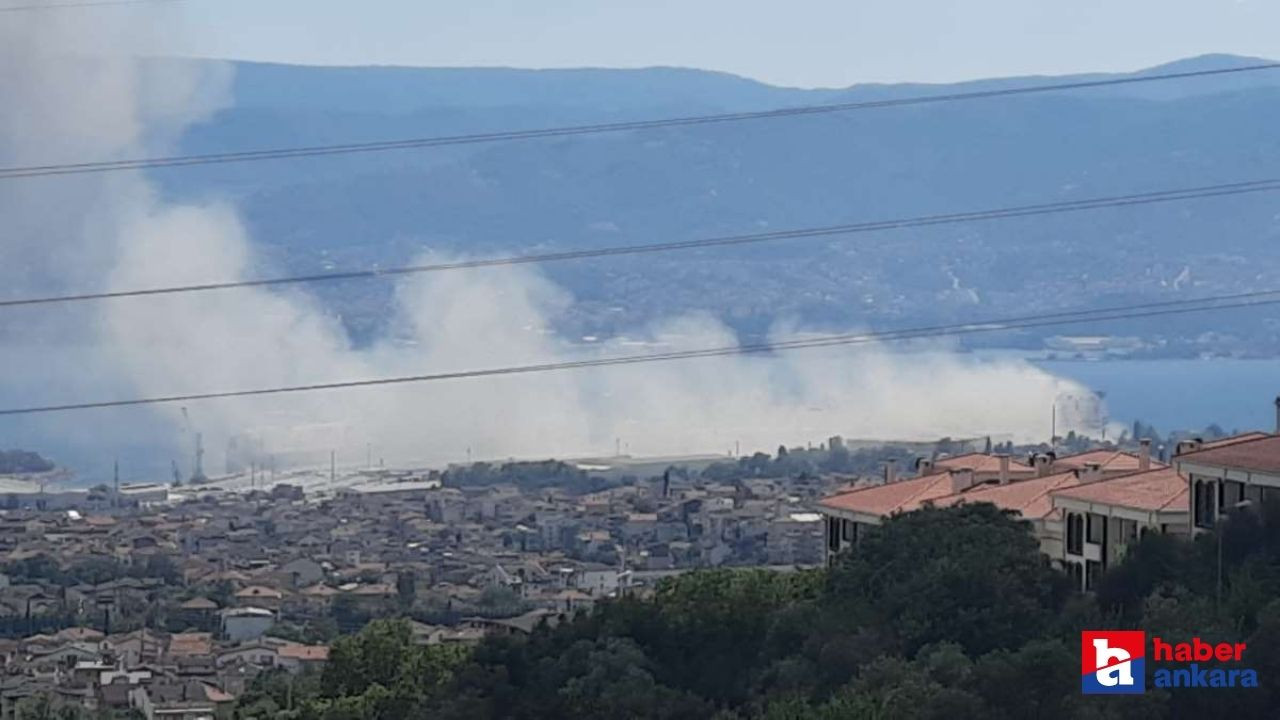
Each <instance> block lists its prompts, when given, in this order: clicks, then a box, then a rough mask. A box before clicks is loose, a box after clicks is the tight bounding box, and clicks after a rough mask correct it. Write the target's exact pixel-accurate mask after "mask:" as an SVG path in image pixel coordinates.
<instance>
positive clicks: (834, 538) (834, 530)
mask: <svg viewBox="0 0 1280 720" xmlns="http://www.w3.org/2000/svg"><path fill="white" fill-rule="evenodd" d="M827 549H828V550H830V551H831V552H839V551H840V520H839V518H833V517H828V518H827Z"/></svg>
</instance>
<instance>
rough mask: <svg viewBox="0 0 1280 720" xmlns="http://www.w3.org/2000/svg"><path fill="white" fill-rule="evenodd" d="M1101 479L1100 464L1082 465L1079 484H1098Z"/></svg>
mask: <svg viewBox="0 0 1280 720" xmlns="http://www.w3.org/2000/svg"><path fill="white" fill-rule="evenodd" d="M1101 479H1102V464H1101V463H1096V462H1091V463H1085V464H1084V470H1081V471H1080V482H1081V483H1092V482H1098V481H1099V480H1101Z"/></svg>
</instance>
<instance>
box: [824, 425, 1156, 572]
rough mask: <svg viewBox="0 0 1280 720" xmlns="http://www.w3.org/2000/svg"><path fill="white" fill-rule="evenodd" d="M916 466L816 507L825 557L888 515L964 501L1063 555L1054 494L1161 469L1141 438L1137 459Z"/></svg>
mask: <svg viewBox="0 0 1280 720" xmlns="http://www.w3.org/2000/svg"><path fill="white" fill-rule="evenodd" d="M917 467H918V468H919V471H920V475H919V476H917V477H914V478H910V479H907V480H897V479H896V478H895V476H894V474H893V471H892V468H891V467H890V469H889V470H887V471H886V476H885V480H886V482H885V483H884V484H881V485H870V486H862V487H855V488H853V489H848V490H845V491H843V492H839V493H837V494H835V495H832V496H830V497H827V498H825V499H823V500H822V501H821V502H819V504H818V508H819V510H820V511H821V512H822V514H823V515H824V516H825V517H826V538H827V543H826V544H827V553H828V559H830V558H831V557H833V556H834V555H835V554H836V553H839V552H842V551H844V550H846V549H848V548H850V547H853V546H854V545H856V544H857V542H858V538H859V536H860V534H861V533H864V532H866V529H867V528H868V527H869V526H875V525H879V524H880V523H881V522H883V520H884V519H885V518H887V517H889V516H891V515H894V514H896V513H901V512H910V511H912V510H918V509H920V508H922V507H925V506H926V505H933V506H937V507H946V506H950V505H956V504H959V503H961V502H989V503H992V504H994V505H996V506H997V507H1000V508H1002V509H1005V510H1009V511H1012V512H1016V513H1018V514H1019V515H1020V516H1021V517H1023V518H1024V519H1026V520H1028V521H1030V522H1031V523H1032V526H1033V527H1034V530H1035V534H1036V537H1037V538H1038V539H1039V540H1040V547H1041V550H1042V551H1043V552H1044V553H1045V554H1046V555H1048V556H1049V557H1052V558H1057V557H1061V556H1062V544H1063V539H1064V534H1065V531H1064V528H1063V525H1062V513H1061V511H1060V510H1058V509H1056V508H1055V507H1054V505H1053V500H1052V493H1054V492H1056V491H1059V490H1064V489H1066V488H1071V487H1076V486H1079V485H1089V484H1092V483H1097V482H1101V481H1103V480H1107V479H1110V478H1114V477H1119V476H1122V475H1124V474H1129V473H1133V472H1137V471H1138V470H1139V469H1148V468H1151V467H1163V465H1160V464H1159V463H1153V462H1152V460H1151V456H1150V443H1149V442H1146V441H1144V442H1143V443H1142V444H1141V451H1140V452H1139V453H1138V454H1134V453H1127V452H1122V451H1115V450H1100V451H1091V452H1088V453H1081V454H1078V455H1071V456H1067V457H1064V458H1061V459H1057V458H1054V457H1053V456H1051V455H1049V454H1047V453H1046V454H1040V455H1036V456H1034V457H1032V458H1031V463H1030V464H1029V465H1028V464H1023V463H1018V462H1016V461H1014V460H1012V459H1011V458H1010V457H1008V456H1007V455H982V454H978V453H970V454H968V455H961V456H957V457H954V458H943V459H939V460H936V461H929V460H920V461H918V462H917Z"/></svg>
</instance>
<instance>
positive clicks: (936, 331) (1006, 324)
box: [0, 290, 1280, 416]
mask: <svg viewBox="0 0 1280 720" xmlns="http://www.w3.org/2000/svg"><path fill="white" fill-rule="evenodd" d="M1275 304H1280V290H1268V291H1259V292H1253V293H1241V294H1236V295H1222V296H1216V297H1208V298H1202V299H1199V300H1175V301H1168V302H1158V303H1143V304H1139V305H1124V306H1117V307H1111V308H1102V309H1096V310H1076V311H1066V312H1057V313H1048V314H1039V315H1026V316H1022V317H1015V318H1005V319H997V320H980V321H976V322H969V323H964V324H958V325H936V326H932V327H922V328H912V329H904V330H893V331H886V332H871V333H860V334H847V335H829V336H825V337H820V338H811V339H802V340H791V341H785V342H773V343H756V344H750V345H737V346H728V347H715V348H704V349H701V350H680V351H673V352H666V353H647V354H640V355H622V356H617V357H608V358H597V359H592V360H573V361H564V362H553V363H539V364H528V365H515V366H508V367H498V368H489V369H481V370H461V371H455V372H441V373H431V374H423V375H409V376H401V377H388V378H372V379H364V380H347V381H340V382H327V383H314V384H308V385H292V386H278V387H269V388H260V389H255V390H231V391H223V392H206V393H193V394H187V395H167V396H156V397H149V398H135V399H129V400H105V401H98V402H81V403H68V404H62V405H44V406H35V407H27V408H14V409H6V410H0V416H9V415H35V414H41V413H54V412H69V411H73V410H92V409H102V408H114V407H131V406H139V405H160V404H168V403H177V402H194V401H197V400H216V399H226V398H239V397H256V396H263V395H283V394H292V393H302V392H317V391H322V390H339V389H350V388H367V387H378V386H386V385H401V384H408V383H425V382H440V381H445V380H459V379H464V378H486V377H500V376H507V375H528V374H535V373H545V372H558V371H562V370H581V369H586V368H595V367H612V366H619V365H637V364H642V363H651V362H669V361H674V360H690V359H697V358H712V357H725V356H733V355H748V354H760V353H766V352H789V351H793V350H803V349H811V348H822V347H837V346H845V345H862V344H867V343H873V342H900V341H903V340H917V339H927V338H935V337H943V336H957V335H971V334H977V333H989V332H1001V331H1008V330H1022V329H1027V328H1038V327H1052V326H1058V325H1073V324H1079V323H1094V322H1113V321H1116V320H1131V319H1140V318H1150V317H1160V316H1167V315H1181V314H1188V313H1195V312H1213V311H1221V310H1230V309H1236V308H1247V307H1262V306H1267V305H1275Z"/></svg>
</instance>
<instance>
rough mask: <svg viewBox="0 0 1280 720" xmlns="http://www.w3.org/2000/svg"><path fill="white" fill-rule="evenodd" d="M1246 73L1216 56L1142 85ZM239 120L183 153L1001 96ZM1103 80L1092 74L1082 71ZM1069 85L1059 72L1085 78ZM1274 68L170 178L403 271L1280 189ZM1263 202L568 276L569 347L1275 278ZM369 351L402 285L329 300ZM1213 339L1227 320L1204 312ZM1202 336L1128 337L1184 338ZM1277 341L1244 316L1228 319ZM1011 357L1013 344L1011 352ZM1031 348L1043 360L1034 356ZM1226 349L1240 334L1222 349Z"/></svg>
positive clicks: (312, 84) (1103, 300)
mask: <svg viewBox="0 0 1280 720" xmlns="http://www.w3.org/2000/svg"><path fill="white" fill-rule="evenodd" d="M1250 62H1254V61H1252V60H1248V59H1244V58H1231V57H1225V56H1211V57H1203V58H1197V59H1193V60H1187V61H1182V62H1179V63H1174V64H1172V65H1169V66H1165V67H1161V68H1154V69H1152V70H1150V71H1147V72H1161V73H1164V72H1183V71H1188V70H1198V69H1206V68H1215V67H1227V66H1231V65H1236V64H1247V63H1250ZM235 70H236V79H235V82H234V88H233V96H234V102H233V103H232V104H231V106H230V107H228V108H227V109H225V110H223V111H222V112H220V113H218V114H217V115H216V116H215V117H214V118H213V119H212V120H211V121H209V122H207V123H205V124H203V125H200V126H197V127H195V128H193V129H191V130H190V131H189V133H188V134H187V136H186V137H185V138H184V139H183V141H182V147H181V151H183V152H207V151H221V150H226V149H229V148H231V149H245V148H258V147H275V146H302V145H312V144H324V143H332V142H351V141H364V140H380V139H387V138H406V137H423V136H435V135H450V134H459V133H475V132H487V131H494V130H507V129H522V128H538V127H548V126H557V125H576V124H583V123H594V122H610V121H619V120H633V119H647V118H655V117H669V116H676V115H690V114H700V113H717V112H725V111H737V110H748V109H764V108H777V107H784V106H793V105H804V104H815V103H829V102H844V101H850V100H864V99H885V98H901V97H908V96H916V95H926V94H933V93H950V92H959V91H968V90H974V89H999V88H1007V87H1015V86H1018V85H1021V84H1028V83H1043V82H1046V81H1047V80H1049V79H1046V78H1019V79H1007V80H991V81H982V82H976V83H965V84H960V85H954V86H921V85H892V86H885V85H877V86H865V87H863V86H859V87H854V88H849V89H845V90H798V89H789V88H777V87H770V86H767V85H763V84H760V83H756V82H753V81H749V80H745V79H742V78H738V77H733V76H730V75H725V74H720V73H710V72H701V71H695V70H683V69H666V68H659V69H651V70H546V71H533V70H506V69H409V68H315V67H289V66H275V65H256V64H237V65H236V68H235ZM1089 77H1090V78H1091V77H1096V76H1089ZM1080 79H1088V78H1080V77H1068V78H1058V79H1052V81H1054V82H1057V81H1062V82H1070V81H1077V80H1080ZM1278 114H1280V72H1278V71H1262V72H1255V73H1246V74H1239V75H1230V76H1213V77H1204V78H1196V79H1185V80H1178V81H1172V82H1164V83H1151V84H1146V85H1133V86H1119V87H1110V88H1104V89H1096V90H1076V91H1070V92H1062V93H1045V94H1033V95H1022V96H1007V97H1000V98H992V99H983V100H975V101H967V102H952V103H939V104H929V105H921V106H913V107H900V108H885V109H877V110H870V111H862V112H853V113H838V114H826V115H815V116H805V117H790V118H785V119H773V120H764V121H753V122H744V123H735V124H721V125H711V126H701V127H678V128H664V129H652V130H645V131H634V132H625V133H616V134H604V135H591V136H578V137H569V138H559V139H548V140H536V141H522V142H506V143H496V144H480V145H470V146H463V147H451V148H439V149H432V150H415V151H406V152H395V153H378V154H369V155H357V156H341V157H329V158H321V159H314V158H313V159H295V160H289V161H277V162H265V163H251V164H245V165H227V166H211V167H201V168H187V169H182V170H169V171H158V172H157V173H156V176H157V177H158V178H160V179H161V180H162V183H163V185H164V186H165V187H166V188H167V189H168V191H169V192H170V193H172V194H174V195H177V196H181V197H200V198H210V197H230V198H232V199H235V200H236V201H237V202H238V203H239V205H240V207H241V208H242V210H243V212H244V214H245V217H246V218H247V222H248V225H249V227H250V229H251V230H252V231H253V233H254V234H255V237H256V239H257V240H258V242H259V243H260V247H261V248H262V249H263V252H264V255H265V257H266V258H268V259H269V260H271V261H272V263H274V264H275V267H276V268H278V269H289V270H317V269H322V268H329V267H351V266H368V265H374V264H383V265H386V264H393V263H400V262H405V261H407V260H409V259H410V258H412V257H414V256H415V255H416V254H418V253H420V252H422V251H423V250H427V249H429V250H433V251H437V252H444V253H446V254H507V253H513V252H528V251H531V250H551V249H564V248H576V247H603V246H610V245H620V244H627V243H639V242H657V241H664V240H681V239H691V238H699V237H705V236H712V235H721V234H736V233H749V232H758V231H761V230H772V229H783V228H793V227H809V226H821V225H830V224H836V223H845V222H851V221H862V220H876V219H885V218H895V217H903V216H914V215H925V214H935V213H945V212H954V211H964V210H972V209H984V208H997V207H1008V206H1013V205H1020V204H1026V203H1039V202H1051V201H1057V200H1071V199H1081V198H1087V197H1092V196H1099V195H1109V194H1121V193H1130V192H1140V191H1145V190H1149V189H1159V188H1169V187H1185V186H1195V185H1206V184H1212V183H1220V182H1231V181H1236V180H1243V179H1255V178H1260V177H1270V176H1273V175H1275V176H1280V139H1277V136H1276V135H1275V133H1274V128H1273V122H1272V119H1273V118H1275V117H1277V115H1278ZM1276 210H1277V203H1276V199H1275V198H1274V197H1273V196H1272V195H1271V194H1267V193H1260V194H1256V195H1247V196H1239V197H1233V198H1222V199H1212V200H1197V201H1193V202H1186V203H1179V204H1176V205H1167V206H1158V207H1145V208H1121V209H1112V210H1104V211H1098V212H1089V213H1072V214H1068V215H1063V216H1054V217H1036V218H1027V219H1022V220H1016V221H1001V222H990V223H975V224H969V225H958V226H946V227H940V228H932V229H916V230H905V231H893V232H885V233H877V234H870V235H858V236H849V237H843V238H822V239H811V240H795V241H785V242H775V243H769V244H765V245H758V246H751V247H735V248H726V249H718V250H704V251H694V252H685V253H668V254H663V255H660V256H650V257H625V258H614V259H610V260H590V261H578V262H574V263H566V264H560V265H556V266H549V267H548V268H547V272H549V273H550V275H551V276H552V277H553V278H555V279H556V280H557V281H559V282H561V283H562V284H564V285H565V286H567V287H568V288H569V289H570V290H571V291H572V292H573V293H574V294H575V296H577V298H578V299H579V300H580V302H579V303H578V304H577V305H576V306H575V307H574V308H573V310H572V311H571V312H570V314H569V316H567V317H565V318H562V319H561V326H562V328H563V329H565V330H566V331H568V332H569V333H570V334H571V335H574V334H577V333H581V334H594V335H609V334H614V333H623V332H626V331H627V330H628V329H629V328H632V327H634V326H635V325H636V324H638V323H643V322H645V321H647V320H650V319H652V318H654V317H659V316H664V315H669V314H672V313H678V312H682V311H686V310H689V309H701V310H707V311H710V312H712V313H714V314H716V315H719V316H720V317H723V318H724V319H726V320H727V321H729V322H730V323H732V324H733V325H734V326H735V327H737V328H738V329H739V330H741V331H745V332H748V333H758V332H762V331H763V330H765V329H766V328H767V327H768V326H769V324H770V323H772V322H774V321H775V320H776V319H777V318H778V317H779V316H788V317H793V318H798V319H799V320H801V321H802V322H804V323H806V324H810V325H816V326H819V327H827V326H840V327H843V326H848V325H851V324H872V325H884V326H891V325H892V326H901V325H904V324H911V323H916V322H925V321H934V320H939V319H947V318H960V317H963V318H972V317H992V316H999V315H1002V314H1008V313H1011V312H1025V311H1029V310H1042V309H1049V308H1058V307H1061V306H1076V305H1079V304H1094V305H1097V304H1115V303H1117V302H1128V301H1134V300H1144V299H1166V298H1173V297H1187V296H1190V295H1193V294H1208V293H1217V292H1236V291H1243V290H1249V289H1255V288H1261V287H1274V286H1277V285H1280V254H1277V253H1275V252H1271V250H1272V249H1273V247H1274V243H1275V241H1276V236H1277V230H1278V224H1277V220H1276V217H1277V213H1276ZM319 291H320V292H322V293H324V295H325V297H326V299H327V300H329V301H330V302H332V303H333V305H334V307H335V308H336V309H337V310H338V311H340V312H342V314H343V316H344V318H346V320H347V322H348V325H349V326H350V327H351V328H352V330H353V331H355V332H356V333H357V335H360V336H366V335H368V334H370V333H373V332H375V331H377V330H379V329H381V325H380V323H381V322H382V321H383V318H384V316H385V312H384V311H385V309H386V303H387V302H388V300H389V296H390V289H389V287H388V286H386V285H378V284H367V283H366V284H345V285H342V286H334V287H331V288H323V289H320V290H319ZM1214 322H1216V323H1217V325H1216V327H1217V328H1218V329H1223V328H1224V325H1223V321H1222V319H1221V317H1219V318H1217V319H1215V321H1214ZM1205 323H1206V321H1205V320H1204V319H1203V318H1187V319H1178V320H1174V319H1170V320H1165V321H1164V322H1163V323H1162V324H1160V325H1158V326H1154V327H1153V326H1152V325H1151V324H1149V323H1148V324H1147V325H1146V326H1143V327H1133V328H1125V327H1123V326H1121V327H1117V328H1116V331H1117V332H1127V331H1135V332H1137V331H1140V332H1142V333H1143V334H1144V335H1147V336H1153V335H1168V336H1170V337H1173V338H1177V337H1183V338H1187V337H1192V336H1193V335H1195V334H1197V333H1198V332H1199V331H1200V330H1202V329H1204V328H1205V327H1206V324H1205ZM1225 329H1227V330H1232V329H1234V330H1236V331H1237V334H1238V335H1239V336H1240V337H1239V338H1237V339H1236V341H1234V342H1236V343H1237V344H1240V343H1245V344H1251V345H1252V346H1254V347H1263V346H1266V347H1270V346H1271V345H1272V344H1273V341H1274V340H1275V337H1274V335H1275V332H1276V331H1275V329H1274V327H1270V328H1268V327H1267V326H1265V325H1263V324H1261V323H1260V322H1259V321H1258V319H1257V316H1256V314H1254V315H1241V316H1239V319H1238V320H1230V321H1227V323H1226V325H1225ZM1002 341H1003V342H1008V341H1009V340H1008V338H1004V339H1002ZM1028 342H1035V340H1034V338H1029V339H1028ZM1228 344H1231V343H1228Z"/></svg>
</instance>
